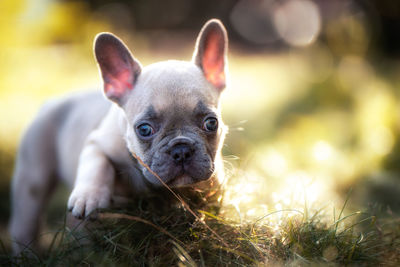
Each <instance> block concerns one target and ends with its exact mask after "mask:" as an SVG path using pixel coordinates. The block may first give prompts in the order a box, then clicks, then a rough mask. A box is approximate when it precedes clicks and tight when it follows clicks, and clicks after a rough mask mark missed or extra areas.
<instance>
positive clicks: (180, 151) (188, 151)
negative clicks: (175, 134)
mask: <svg viewBox="0 0 400 267" xmlns="http://www.w3.org/2000/svg"><path fill="white" fill-rule="evenodd" d="M193 152H194V149H193V148H192V147H191V146H190V145H187V144H177V145H175V146H173V147H172V149H171V157H172V159H173V160H174V162H175V163H176V164H182V163H187V162H188V161H189V160H190V159H191V158H192V156H193Z"/></svg>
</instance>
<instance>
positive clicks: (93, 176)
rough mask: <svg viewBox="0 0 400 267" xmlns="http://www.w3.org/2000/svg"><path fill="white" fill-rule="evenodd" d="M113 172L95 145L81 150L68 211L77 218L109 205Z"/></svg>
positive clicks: (92, 144) (112, 187) (108, 162)
mask: <svg viewBox="0 0 400 267" xmlns="http://www.w3.org/2000/svg"><path fill="white" fill-rule="evenodd" d="M114 176H115V170H114V167H113V166H112V164H111V162H110V161H109V159H108V158H107V156H106V155H105V154H104V153H103V151H102V150H101V149H100V147H99V146H98V145H97V144H96V143H88V144H86V145H85V147H84V148H83V150H82V153H81V156H80V158H79V166H78V172H77V178H76V181H75V186H74V189H73V191H72V193H71V196H70V197H69V200H68V209H69V210H70V211H72V215H73V216H75V217H77V218H83V217H84V216H85V217H86V216H88V215H89V214H90V213H91V212H92V211H94V210H95V209H97V208H107V207H108V206H109V205H110V200H111V196H112V193H113V190H114V179H115V178H114Z"/></svg>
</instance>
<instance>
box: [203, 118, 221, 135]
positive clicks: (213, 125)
mask: <svg viewBox="0 0 400 267" xmlns="http://www.w3.org/2000/svg"><path fill="white" fill-rule="evenodd" d="M203 128H204V130H206V131H207V132H214V131H216V130H217V129H218V120H217V119H216V118H213V117H211V118H207V119H206V120H205V121H204V124H203Z"/></svg>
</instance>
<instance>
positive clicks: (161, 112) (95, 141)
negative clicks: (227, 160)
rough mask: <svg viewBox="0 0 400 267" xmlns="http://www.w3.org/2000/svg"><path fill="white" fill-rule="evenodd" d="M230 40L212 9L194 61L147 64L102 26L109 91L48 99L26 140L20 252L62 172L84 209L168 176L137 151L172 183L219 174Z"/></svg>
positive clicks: (15, 205)
mask: <svg viewBox="0 0 400 267" xmlns="http://www.w3.org/2000/svg"><path fill="white" fill-rule="evenodd" d="M227 45H228V40H227V34H226V30H225V28H224V26H223V25H222V23H221V22H220V21H219V20H216V19H212V20H210V21H208V22H207V23H206V24H205V25H204V26H203V28H202V30H201V32H200V34H199V36H198V38H197V42H196V46H195V51H194V54H193V58H192V61H190V62H186V61H176V60H170V61H164V62H158V63H155V64H152V65H149V66H147V67H142V66H141V64H140V63H139V61H138V60H136V59H135V58H134V57H133V56H132V54H131V53H130V51H129V49H128V48H127V47H126V46H125V45H124V43H123V42H122V41H121V40H120V39H118V38H117V37H116V36H114V35H113V34H111V33H101V34H99V35H98V36H97V37H96V39H95V43H94V53H95V57H96V60H97V63H98V66H99V69H100V73H101V76H102V78H103V82H104V95H105V96H106V98H105V97H104V96H103V94H102V93H101V92H100V91H98V92H86V93H79V94H75V95H72V96H70V97H67V98H63V99H57V100H53V101H50V102H48V103H47V104H46V105H45V106H44V107H43V108H42V109H41V111H40V112H39V115H38V117H37V118H36V120H35V121H34V122H33V124H32V125H31V126H30V127H29V129H28V130H27V132H26V134H25V136H24V138H23V140H22V143H21V146H20V149H19V152H18V156H17V160H16V167H15V172H14V177H13V182H12V216H11V221H10V233H11V237H12V239H13V240H14V241H15V242H14V247H13V249H14V253H15V254H18V253H20V252H21V251H22V250H23V249H24V248H26V247H32V246H33V245H34V241H35V239H36V237H37V233H38V231H39V224H40V218H41V213H42V212H43V210H44V208H45V204H46V202H47V201H48V199H49V197H50V195H51V193H52V191H53V189H54V186H55V185H56V183H57V181H58V180H63V181H65V182H66V183H67V184H69V185H70V186H71V188H73V189H72V193H71V195H70V197H69V200H68V209H69V210H70V211H71V212H72V215H73V216H75V217H77V218H83V217H85V216H88V215H89V214H90V213H91V212H93V211H94V210H96V209H98V208H107V207H109V206H110V205H111V203H112V202H113V201H115V200H117V199H118V198H119V197H124V196H132V195H133V196H135V195H139V194H143V193H147V192H151V191H153V190H154V189H157V188H160V187H163V186H164V185H163V183H161V181H160V180H159V178H157V177H156V176H155V175H153V174H152V173H151V172H150V171H149V170H148V169H147V168H146V167H145V166H144V165H143V164H139V163H138V161H137V160H136V159H135V158H134V157H135V156H136V157H139V158H140V159H141V160H142V161H143V162H144V164H145V165H147V166H148V167H149V168H150V169H151V170H152V171H153V172H154V173H156V174H157V175H158V176H159V177H160V178H161V179H162V180H163V182H164V183H165V184H167V185H168V186H170V187H172V188H181V187H197V186H202V187H207V186H212V185H215V184H218V181H221V180H222V178H223V166H222V165H223V163H222V158H221V147H222V144H223V140H224V136H225V132H226V126H224V124H223V122H222V119H221V114H220V105H219V102H220V95H221V92H222V91H223V89H224V88H225V85H226V75H227V70H226V69H227V59H226V53H227Z"/></svg>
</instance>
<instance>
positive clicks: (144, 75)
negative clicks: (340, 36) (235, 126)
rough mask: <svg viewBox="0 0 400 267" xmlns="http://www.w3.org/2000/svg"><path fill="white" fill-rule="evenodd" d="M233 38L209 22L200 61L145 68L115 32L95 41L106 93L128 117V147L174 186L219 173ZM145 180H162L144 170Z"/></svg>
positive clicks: (203, 33)
mask: <svg viewBox="0 0 400 267" xmlns="http://www.w3.org/2000/svg"><path fill="white" fill-rule="evenodd" d="M227 42H228V41H227V34H226V31H225V28H224V26H223V25H222V23H221V22H220V21H218V20H215V19H213V20H210V21H208V22H207V23H206V24H205V25H204V27H203V28H202V30H201V32H200V34H199V36H198V38H197V42H196V46H195V51H194V54H193V59H192V61H191V62H185V61H164V62H159V63H155V64H152V65H150V66H147V67H144V68H142V67H141V65H140V63H139V62H138V61H137V60H136V59H135V58H134V57H133V56H132V54H131V53H130V51H129V50H128V48H127V47H126V46H125V45H124V44H123V42H122V41H121V40H120V39H118V38H117V37H115V36H114V35H112V34H109V33H102V34H99V35H98V36H97V37H96V40H95V56H96V59H97V62H98V64H99V68H100V71H101V75H102V77H103V81H104V92H105V95H106V96H107V97H108V98H109V99H110V100H112V101H113V102H115V103H116V104H118V105H119V106H120V107H121V108H122V109H123V111H124V114H125V116H126V121H127V128H126V133H125V139H126V143H127V147H128V149H129V150H130V151H131V152H132V153H135V154H136V155H137V156H139V157H140V158H141V159H142V160H143V162H144V163H146V164H147V165H148V166H149V167H150V168H151V170H152V171H154V172H155V173H157V174H158V175H159V176H160V177H161V178H162V179H163V181H164V182H165V183H167V184H168V185H171V186H185V185H191V184H194V183H198V182H201V181H205V180H207V179H209V178H211V177H214V176H215V175H216V172H217V169H218V168H219V167H220V166H218V165H221V162H222V161H221V159H220V150H221V146H222V143H223V139H224V135H225V126H224V124H223V122H222V119H221V114H220V108H219V98H220V94H221V92H222V90H223V89H224V88H225V85H226V79H225V77H226V52H227ZM143 174H144V176H145V178H146V179H147V180H148V181H149V182H150V183H152V184H153V185H155V186H158V185H161V183H160V181H159V180H158V179H157V178H156V177H155V176H154V175H152V174H151V173H150V172H149V171H148V170H147V169H146V168H145V167H143Z"/></svg>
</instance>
